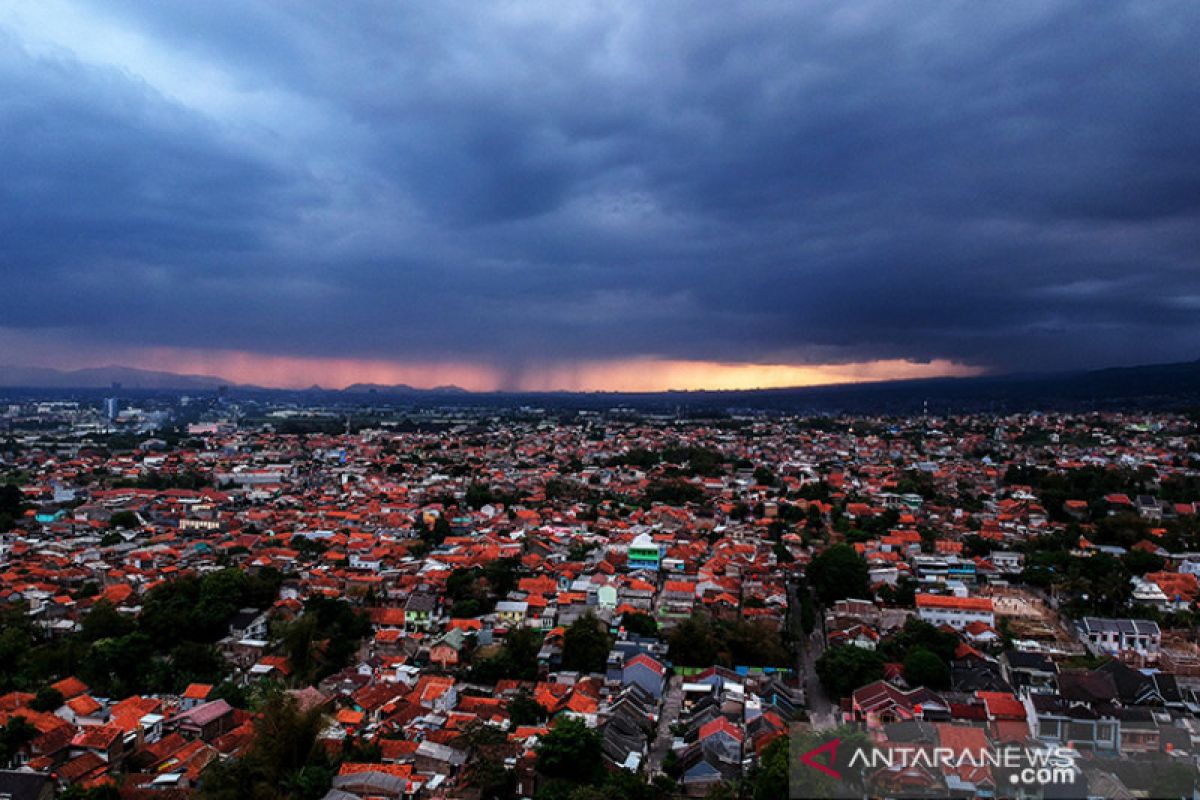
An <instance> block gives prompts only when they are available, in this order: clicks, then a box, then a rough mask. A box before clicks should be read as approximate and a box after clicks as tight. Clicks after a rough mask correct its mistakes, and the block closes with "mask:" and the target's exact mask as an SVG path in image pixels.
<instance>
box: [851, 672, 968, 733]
mask: <svg viewBox="0 0 1200 800" xmlns="http://www.w3.org/2000/svg"><path fill="white" fill-rule="evenodd" d="M949 715H950V704H949V703H948V702H947V701H946V700H945V698H943V697H942V696H941V695H939V694H937V693H936V692H933V691H931V690H929V689H926V688H924V687H920V688H917V689H912V690H909V691H905V690H903V689H900V688H899V687H897V686H895V685H893V684H891V683H888V682H887V681H875V682H874V683H869V684H867V685H866V686H862V687H859V688H858V689H856V690H855V691H854V692H853V694H851V696H850V716H851V718H852V719H853V720H854V721H855V722H861V723H864V724H866V726H867V727H868V728H878V727H880V726H882V725H885V724H887V723H890V722H899V721H901V720H906V719H926V720H936V719H949Z"/></svg>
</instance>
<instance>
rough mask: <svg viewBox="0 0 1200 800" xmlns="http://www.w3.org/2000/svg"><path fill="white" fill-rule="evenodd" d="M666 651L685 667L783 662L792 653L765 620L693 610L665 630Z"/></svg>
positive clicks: (675, 661) (779, 664)
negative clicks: (725, 616) (720, 617)
mask: <svg viewBox="0 0 1200 800" xmlns="http://www.w3.org/2000/svg"><path fill="white" fill-rule="evenodd" d="M667 644H668V646H669V650H668V655H669V657H670V659H671V661H673V662H674V663H676V664H679V665H681V666H687V667H710V666H713V665H714V664H716V665H721V666H726V667H734V666H751V667H765V666H776V667H781V666H787V665H789V664H790V663H791V660H792V655H791V653H790V652H789V650H788V648H787V647H786V646H785V645H784V643H783V641H782V639H781V637H780V635H779V631H777V630H775V628H774V627H773V626H771V625H769V624H767V623H763V622H747V621H745V620H732V621H731V620H725V619H713V618H712V617H710V616H708V615H705V614H693V615H692V616H691V617H689V618H687V619H685V620H682V621H680V622H679V624H677V625H675V627H673V628H671V631H670V633H669V634H667Z"/></svg>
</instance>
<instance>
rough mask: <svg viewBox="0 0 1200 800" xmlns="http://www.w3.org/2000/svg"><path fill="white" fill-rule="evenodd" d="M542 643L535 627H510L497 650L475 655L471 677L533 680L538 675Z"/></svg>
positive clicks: (485, 680)
mask: <svg viewBox="0 0 1200 800" xmlns="http://www.w3.org/2000/svg"><path fill="white" fill-rule="evenodd" d="M541 647H542V637H541V636H540V635H539V634H538V633H537V631H534V630H533V629H531V628H525V627H520V628H516V629H514V630H511V631H509V632H508V634H507V635H506V636H505V637H504V645H503V646H502V647H501V648H500V650H499V651H498V652H496V653H494V654H492V655H488V656H484V657H478V656H477V658H476V661H475V663H474V664H472V666H471V679H472V680H473V681H477V682H479V683H495V682H496V681H499V680H502V679H505V678H511V679H517V680H532V679H533V678H534V677H536V676H537V669H538V663H537V656H538V651H539V650H541Z"/></svg>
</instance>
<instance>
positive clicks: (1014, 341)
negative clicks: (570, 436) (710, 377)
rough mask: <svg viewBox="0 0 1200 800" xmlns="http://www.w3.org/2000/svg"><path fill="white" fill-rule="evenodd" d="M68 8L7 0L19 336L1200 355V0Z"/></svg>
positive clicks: (844, 356) (514, 350) (267, 346)
mask: <svg viewBox="0 0 1200 800" xmlns="http://www.w3.org/2000/svg"><path fill="white" fill-rule="evenodd" d="M68 10H70V11H71V13H72V14H74V13H76V12H78V13H80V14H82V15H83V16H82V18H83V19H84V23H79V22H76V23H75V24H73V25H67V24H65V23H64V24H63V25H62V26H61V29H57V28H56V20H55V18H54V16H53V15H50V16H49V17H46V18H42V19H40V20H38V21H37V22H38V23H39V24H38V25H36V26H31V25H29V24H24V25H22V24H19V23H18V22H16V21H10V22H9V23H8V24H7V25H6V24H5V20H4V18H3V17H0V31H3V33H0V37H2V38H0V97H2V98H3V99H2V100H0V161H2V163H3V166H4V179H3V182H2V183H0V274H2V275H3V277H4V279H5V282H6V284H7V286H8V287H10V290H9V294H10V302H9V303H8V308H9V309H10V310H9V312H8V314H7V315H6V319H5V321H4V323H3V325H4V326H6V327H10V328H34V327H40V326H50V325H53V326H63V325H66V324H68V322H69V323H70V324H71V325H73V326H75V328H76V329H77V332H78V334H79V335H84V336H87V337H89V338H90V339H92V340H96V339H100V340H105V339H108V340H111V341H113V342H114V344H155V345H157V344H170V345H183V346H199V347H225V348H235V349H243V350H261V351H270V352H280V353H290V354H300V355H337V356H364V357H392V358H397V359H406V358H419V357H430V356H433V357H454V358H466V359H480V358H482V359H488V360H493V361H498V362H499V363H501V364H504V365H507V366H508V367H509V368H510V369H512V370H515V371H519V370H520V369H521V368H522V367H523V366H524V365H527V364H532V363H536V362H537V361H539V360H546V359H557V358H593V357H620V356H629V355H642V354H652V355H660V356H667V357H679V358H698V359H721V360H731V361H740V360H759V361H773V362H779V361H785V362H795V363H801V362H828V361H841V360H859V359H872V358H908V359H914V360H928V359H934V358H951V359H956V360H961V361H966V362H969V363H973V364H980V365H984V366H989V367H993V368H997V369H1009V368H1018V367H1019V368H1040V367H1058V366H1067V365H1077V364H1085V365H1099V364H1107V363H1121V362H1130V361H1144V360H1166V359H1176V358H1191V357H1195V356H1197V355H1200V324H1197V315H1198V313H1200V137H1197V136H1196V131H1197V130H1200V59H1197V58H1196V51H1195V42H1196V41H1197V40H1198V38H1200V8H1198V7H1197V6H1196V5H1195V4H1194V3H1190V2H1178V3H1170V2H1168V3H1144V4H1128V5H1119V4H1099V5H1097V4H1089V3H1069V2H1037V3H1028V4H1022V3H1005V4H987V5H983V4H972V3H925V4H919V5H896V4H887V3H878V4H876V3H846V2H836V3H833V2H831V3H816V4H796V3H780V4H773V3H755V4H746V5H745V6H740V7H733V6H729V5H727V4H682V5H671V4H640V3H631V4H627V5H621V4H617V5H614V4H595V5H590V4H589V5H572V4H558V3H555V4H546V5H544V6H536V5H507V4H506V5H499V6H492V5H486V6H485V5H482V4H477V3H464V4H407V5H396V4H391V3H387V4H383V3H380V4H360V5H356V6H353V7H347V6H337V7H336V9H335V7H333V6H330V5H328V4H324V3H320V4H312V5H310V6H307V7H305V6H302V5H301V4H293V3H289V4H278V3H265V2H264V3H254V2H245V1H244V0H241V1H239V2H228V3H216V2H214V3H205V4H195V3H156V4H144V3H127V4H124V5H120V4H117V5H113V4H110V3H105V4H96V5H95V6H91V7H89V6H73V7H68ZM65 13H66V12H64V14H65ZM92 22H95V23H97V24H98V27H97V31H99V32H100V33H101V34H104V33H105V32H107V34H106V35H113V36H114V37H116V39H115V40H114V42H113V45H112V48H113V50H112V53H111V57H103V56H104V52H103V42H102V43H101V47H100V48H99V50H98V48H97V43H96V42H95V41H91V42H81V41H77V40H78V37H79V33H78V31H79V30H80V27H81V25H85V24H90V23H92ZM39 37H41V38H43V39H45V41H38V39H39ZM130 42H132V43H133V44H132V45H130V44H129V43H130ZM126 46H129V52H128V53H126V52H125V50H124V49H123V48H125V47H126ZM164 64H167V65H168V66H167V67H164ZM171 65H178V68H177V69H170V68H169V67H170V66H171ZM192 71H194V77H193V76H192V75H191V74H190V73H191V72H192Z"/></svg>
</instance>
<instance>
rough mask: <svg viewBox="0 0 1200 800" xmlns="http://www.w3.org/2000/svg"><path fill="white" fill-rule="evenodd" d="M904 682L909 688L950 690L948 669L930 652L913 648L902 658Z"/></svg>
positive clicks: (921, 648)
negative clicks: (922, 687) (921, 687)
mask: <svg viewBox="0 0 1200 800" xmlns="http://www.w3.org/2000/svg"><path fill="white" fill-rule="evenodd" d="M904 680H906V681H908V684H909V685H910V686H924V687H926V688H929V689H949V688H950V668H949V667H948V666H947V665H946V662H945V661H942V660H941V659H940V658H938V657H937V656H936V655H934V654H933V652H931V651H930V650H927V649H925V648H924V647H920V646H917V647H914V648H912V649H911V650H909V651H908V655H906V656H905V657H904Z"/></svg>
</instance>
